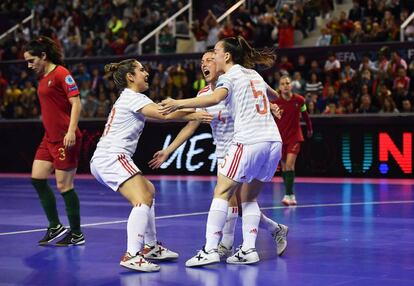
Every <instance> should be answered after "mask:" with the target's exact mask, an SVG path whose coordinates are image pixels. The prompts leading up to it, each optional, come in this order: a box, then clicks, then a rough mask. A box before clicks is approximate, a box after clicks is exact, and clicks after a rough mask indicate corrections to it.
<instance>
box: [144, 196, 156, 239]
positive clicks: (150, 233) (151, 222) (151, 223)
mask: <svg viewBox="0 0 414 286" xmlns="http://www.w3.org/2000/svg"><path fill="white" fill-rule="evenodd" d="M144 242H145V244H147V245H149V246H154V245H155V244H157V230H156V228H155V199H154V200H152V206H151V209H150V212H149V216H148V225H147V231H146V232H145V237H144Z"/></svg>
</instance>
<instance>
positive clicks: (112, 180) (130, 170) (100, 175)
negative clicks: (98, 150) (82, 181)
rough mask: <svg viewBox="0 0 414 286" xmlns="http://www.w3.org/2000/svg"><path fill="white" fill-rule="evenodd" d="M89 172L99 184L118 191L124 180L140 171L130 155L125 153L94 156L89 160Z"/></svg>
mask: <svg viewBox="0 0 414 286" xmlns="http://www.w3.org/2000/svg"><path fill="white" fill-rule="evenodd" d="M90 167H91V173H92V175H94V177H95V178H96V179H97V180H98V182H100V183H101V184H103V185H105V186H107V187H109V188H111V189H112V190H113V191H115V192H116V191H118V189H119V186H120V185H122V183H124V182H125V181H126V180H128V179H129V178H131V177H133V176H135V175H136V174H138V173H141V170H140V169H138V167H137V166H136V165H135V164H134V162H133V161H132V159H131V157H129V156H128V155H125V154H108V155H106V156H96V157H93V158H92V160H91V165H90Z"/></svg>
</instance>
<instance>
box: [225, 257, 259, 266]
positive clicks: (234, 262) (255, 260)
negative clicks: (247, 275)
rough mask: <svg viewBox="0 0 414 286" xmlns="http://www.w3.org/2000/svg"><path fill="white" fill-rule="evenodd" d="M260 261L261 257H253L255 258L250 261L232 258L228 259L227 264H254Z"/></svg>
mask: <svg viewBox="0 0 414 286" xmlns="http://www.w3.org/2000/svg"><path fill="white" fill-rule="evenodd" d="M259 261H260V258H259V257H258V258H257V259H253V260H249V261H244V262H242V261H231V260H226V262H227V264H241V265H246V264H253V263H257V262H259Z"/></svg>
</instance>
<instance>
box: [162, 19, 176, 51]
mask: <svg viewBox="0 0 414 286" xmlns="http://www.w3.org/2000/svg"><path fill="white" fill-rule="evenodd" d="M170 29H171V28H170V27H169V26H168V25H167V26H165V27H164V29H162V31H161V33H160V41H159V47H160V53H161V54H172V53H175V50H176V46H175V45H176V43H175V37H174V36H173V35H172V33H171V31H170Z"/></svg>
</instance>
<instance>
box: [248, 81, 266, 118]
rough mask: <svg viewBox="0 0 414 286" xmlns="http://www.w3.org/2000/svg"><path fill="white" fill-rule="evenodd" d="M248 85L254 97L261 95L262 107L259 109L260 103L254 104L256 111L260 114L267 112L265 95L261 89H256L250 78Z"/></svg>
mask: <svg viewBox="0 0 414 286" xmlns="http://www.w3.org/2000/svg"><path fill="white" fill-rule="evenodd" d="M250 87H251V88H252V91H253V96H254V98H258V97H262V99H263V109H260V105H259V104H256V110H257V112H258V113H259V114H262V115H263V114H266V113H267V101H266V98H265V95H264V94H263V92H262V91H261V90H256V87H255V86H254V82H253V81H252V80H250Z"/></svg>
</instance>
